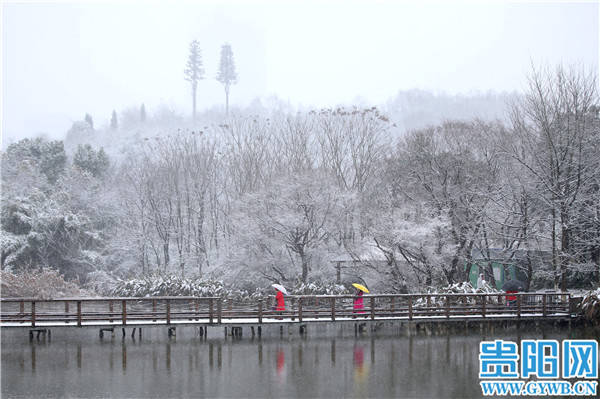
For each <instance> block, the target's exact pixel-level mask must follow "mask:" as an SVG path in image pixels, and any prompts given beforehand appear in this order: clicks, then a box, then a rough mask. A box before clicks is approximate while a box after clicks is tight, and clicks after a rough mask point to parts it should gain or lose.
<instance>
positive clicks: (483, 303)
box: [481, 295, 487, 318]
mask: <svg viewBox="0 0 600 399" xmlns="http://www.w3.org/2000/svg"><path fill="white" fill-rule="evenodd" d="M486 302H487V297H486V296H485V295H484V296H482V297H481V317H483V318H485V304H486Z"/></svg>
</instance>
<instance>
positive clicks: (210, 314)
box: [208, 298, 214, 324]
mask: <svg viewBox="0 0 600 399" xmlns="http://www.w3.org/2000/svg"><path fill="white" fill-rule="evenodd" d="M213 307H214V305H213V300H212V298H210V299H209V301H208V322H209V323H210V324H212V323H213V312H214V309H213Z"/></svg>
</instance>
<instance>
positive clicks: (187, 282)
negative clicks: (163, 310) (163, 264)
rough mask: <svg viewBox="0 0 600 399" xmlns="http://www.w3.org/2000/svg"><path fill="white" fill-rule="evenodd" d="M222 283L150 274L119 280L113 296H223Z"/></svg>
mask: <svg viewBox="0 0 600 399" xmlns="http://www.w3.org/2000/svg"><path fill="white" fill-rule="evenodd" d="M224 294H225V288H224V286H223V282H222V281H218V280H207V279H202V278H199V277H180V276H177V275H175V274H165V275H160V274H149V275H146V276H142V277H139V278H133V279H130V280H119V281H118V282H117V284H116V285H115V287H114V288H113V289H112V291H111V295H114V296H123V297H147V296H223V295H224Z"/></svg>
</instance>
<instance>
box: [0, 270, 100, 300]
mask: <svg viewBox="0 0 600 399" xmlns="http://www.w3.org/2000/svg"><path fill="white" fill-rule="evenodd" d="M0 276H1V278H2V297H4V298H25V297H29V298H40V299H52V298H64V297H88V296H95V293H94V292H93V291H91V290H84V289H82V288H80V287H79V285H78V284H77V283H76V282H71V281H65V279H64V277H63V275H62V274H60V273H59V272H58V271H57V270H54V269H51V268H43V269H39V270H30V271H27V272H23V273H11V272H6V271H3V272H1V274H0Z"/></svg>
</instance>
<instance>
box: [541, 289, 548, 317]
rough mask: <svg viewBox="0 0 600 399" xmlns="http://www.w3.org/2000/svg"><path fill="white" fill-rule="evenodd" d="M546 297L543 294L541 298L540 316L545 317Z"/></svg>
mask: <svg viewBox="0 0 600 399" xmlns="http://www.w3.org/2000/svg"><path fill="white" fill-rule="evenodd" d="M547 298H548V297H547V296H546V294H544V295H543V296H542V316H544V317H546V302H547Z"/></svg>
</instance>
